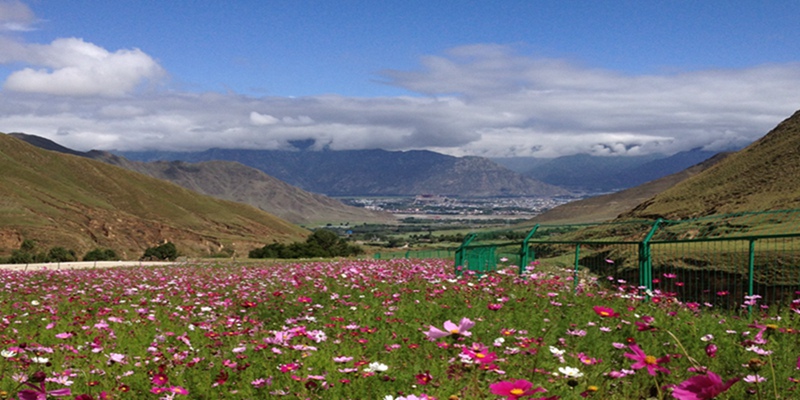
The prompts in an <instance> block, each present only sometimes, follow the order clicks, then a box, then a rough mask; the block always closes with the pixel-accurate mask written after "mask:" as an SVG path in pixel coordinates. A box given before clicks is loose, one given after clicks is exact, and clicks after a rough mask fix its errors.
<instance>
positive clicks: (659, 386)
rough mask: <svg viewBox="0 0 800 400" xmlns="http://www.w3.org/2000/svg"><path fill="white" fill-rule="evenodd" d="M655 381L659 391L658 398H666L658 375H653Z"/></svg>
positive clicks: (660, 399)
mask: <svg viewBox="0 0 800 400" xmlns="http://www.w3.org/2000/svg"><path fill="white" fill-rule="evenodd" d="M653 382H655V383H656V390H657V391H658V399H659V400H662V399H663V398H664V393H661V385H659V384H658V376H656V375H653Z"/></svg>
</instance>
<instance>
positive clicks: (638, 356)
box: [623, 344, 669, 376]
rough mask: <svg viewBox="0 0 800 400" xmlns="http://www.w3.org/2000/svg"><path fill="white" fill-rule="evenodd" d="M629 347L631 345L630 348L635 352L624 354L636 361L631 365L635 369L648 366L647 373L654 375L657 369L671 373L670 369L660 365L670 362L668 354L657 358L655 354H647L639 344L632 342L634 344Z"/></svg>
mask: <svg viewBox="0 0 800 400" xmlns="http://www.w3.org/2000/svg"><path fill="white" fill-rule="evenodd" d="M628 347H630V349H631V350H633V354H631V353H625V354H623V355H624V356H625V357H628V358H630V359H631V360H634V361H636V362H635V363H634V364H633V365H631V368H633V369H642V368H647V373H649V374H650V375H653V376H655V375H656V371H661V372H663V373H665V374H669V370H668V369H666V368H664V367H662V366H661V365H659V364H664V363H666V362H668V361H669V357H668V356H665V357H661V358H655V357H654V356H648V355H647V354H645V353H644V351H642V349H641V348H639V345H637V344H632V345H630V346H628Z"/></svg>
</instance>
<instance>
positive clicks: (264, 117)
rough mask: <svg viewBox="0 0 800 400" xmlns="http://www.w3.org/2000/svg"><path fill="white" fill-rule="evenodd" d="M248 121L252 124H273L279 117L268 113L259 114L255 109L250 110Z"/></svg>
mask: <svg viewBox="0 0 800 400" xmlns="http://www.w3.org/2000/svg"><path fill="white" fill-rule="evenodd" d="M250 122H251V123H252V124H253V125H275V124H277V123H278V122H280V120H279V119H277V118H275V117H273V116H272V115H268V114H259V113H257V112H255V111H252V112H250Z"/></svg>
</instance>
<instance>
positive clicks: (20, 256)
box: [8, 250, 35, 264]
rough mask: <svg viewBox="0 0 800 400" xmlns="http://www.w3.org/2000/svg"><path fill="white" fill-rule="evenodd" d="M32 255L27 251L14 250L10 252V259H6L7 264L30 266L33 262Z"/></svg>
mask: <svg viewBox="0 0 800 400" xmlns="http://www.w3.org/2000/svg"><path fill="white" fill-rule="evenodd" d="M33 256H34V255H33V254H31V253H28V252H27V251H22V250H14V251H12V252H11V257H9V258H8V263H9V264H30V263H33V262H35V261H34V258H33Z"/></svg>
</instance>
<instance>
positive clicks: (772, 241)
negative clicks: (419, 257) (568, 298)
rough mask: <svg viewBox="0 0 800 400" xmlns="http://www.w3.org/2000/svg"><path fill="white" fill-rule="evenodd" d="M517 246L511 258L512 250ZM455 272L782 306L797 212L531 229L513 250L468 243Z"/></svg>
mask: <svg viewBox="0 0 800 400" xmlns="http://www.w3.org/2000/svg"><path fill="white" fill-rule="evenodd" d="M514 246H516V250H514ZM455 253H456V254H455V264H456V268H457V272H460V271H463V270H470V271H475V272H477V273H484V272H487V271H493V270H495V269H496V268H497V267H498V265H503V264H504V262H503V261H502V260H506V262H505V264H507V265H508V264H510V265H516V266H519V272H520V274H522V273H524V272H525V271H526V269H529V268H534V265H535V264H538V265H541V266H542V267H551V268H552V267H555V268H560V269H562V270H563V269H564V268H569V269H570V270H572V272H573V278H574V279H575V281H576V282H577V281H578V280H579V279H580V277H579V274H581V273H591V274H592V275H593V276H595V277H600V278H601V279H603V280H607V281H609V282H612V283H614V284H617V285H628V286H629V287H633V288H634V289H636V290H639V291H641V292H644V293H648V294H650V293H655V294H658V293H663V294H669V295H674V296H676V297H678V298H679V299H681V300H682V301H684V302H696V303H698V304H700V305H702V304H708V305H713V306H722V307H738V306H739V305H741V304H742V302H743V300H744V296H746V295H747V296H752V295H755V294H758V295H760V296H762V298H763V300H762V301H763V302H765V303H769V304H786V303H787V302H788V301H790V300H791V299H793V298H794V297H796V294H797V293H798V292H799V291H800V210H778V211H766V212H748V213H738V214H725V215H712V216H705V217H699V218H692V219H684V220H665V219H657V220H630V221H614V222H608V223H601V224H574V225H544V224H542V225H536V226H535V227H534V228H533V229H531V230H530V232H529V233H528V235H527V237H526V238H525V240H524V241H523V242H522V243H520V242H515V243H514V242H505V243H502V242H494V243H489V242H485V241H482V240H481V238H480V235H479V234H473V235H470V236H469V237H467V238H466V239H465V241H464V243H462V245H461V246H460V247H459V248H458V249H456V252H455Z"/></svg>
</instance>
